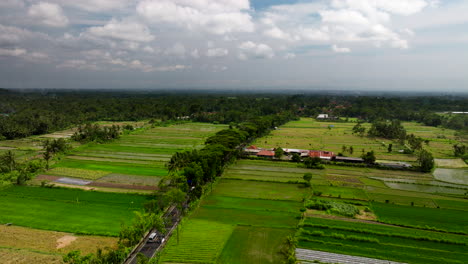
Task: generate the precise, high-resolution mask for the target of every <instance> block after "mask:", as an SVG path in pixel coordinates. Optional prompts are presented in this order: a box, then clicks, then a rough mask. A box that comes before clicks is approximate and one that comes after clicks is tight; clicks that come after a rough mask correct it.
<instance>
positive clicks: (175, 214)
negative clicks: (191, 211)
mask: <svg viewBox="0 0 468 264" xmlns="http://www.w3.org/2000/svg"><path fill="white" fill-rule="evenodd" d="M179 218H180V214H179V211H178V210H177V208H176V207H175V206H173V207H171V208H169V210H168V211H167V212H166V213H165V214H164V216H163V219H164V222H165V223H166V235H164V234H161V233H160V232H157V231H156V230H150V232H148V234H147V235H146V236H145V238H144V239H143V240H142V242H141V243H140V245H139V246H138V248H137V250H136V251H135V252H134V253H132V254H131V255H130V256H129V258H128V259H127V260H126V261H125V262H124V263H125V264H136V263H137V255H138V253H141V254H143V255H145V256H146V257H148V258H152V257H153V256H154V255H155V254H156V252H157V251H158V250H159V249H160V248H162V246H163V245H164V244H165V243H166V242H167V240H168V239H169V237H170V235H171V233H170V231H171V230H173V229H174V228H175V227H176V226H177V224H178V223H179ZM153 232H156V233H157V234H158V235H157V237H156V238H155V239H154V240H153V241H149V236H150V235H151V233H153ZM163 239H164V241H163Z"/></svg>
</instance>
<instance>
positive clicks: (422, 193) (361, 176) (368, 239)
mask: <svg viewBox="0 0 468 264" xmlns="http://www.w3.org/2000/svg"><path fill="white" fill-rule="evenodd" d="M306 172H310V173H312V174H313V177H312V181H311V182H312V188H311V189H306V191H305V192H302V193H301V195H302V196H303V197H311V196H312V197H313V192H314V191H315V192H320V197H318V196H315V197H316V198H319V199H325V200H327V199H328V200H332V201H335V202H342V203H343V202H344V203H351V204H355V203H359V204H362V205H363V206H359V208H360V210H361V214H362V215H357V216H356V218H357V219H353V220H355V221H362V222H370V223H374V224H369V226H370V227H374V226H376V228H387V229H388V230H387V232H388V233H389V234H393V233H397V232H401V233H402V234H407V233H411V234H413V233H414V234H415V235H413V236H412V237H409V238H406V237H405V238H398V239H396V238H393V237H391V239H388V240H387V238H385V239H384V238H379V237H377V238H375V239H374V237H373V235H369V234H368V233H362V232H361V233H359V232H360V231H359V232H358V231H352V232H351V231H349V230H348V231H346V232H347V233H346V232H344V231H340V230H334V229H326V226H327V225H328V222H326V221H333V220H329V219H320V218H308V219H307V220H306V222H305V223H310V222H312V221H315V223H318V222H320V221H322V222H323V223H322V222H320V223H321V224H322V225H323V226H321V227H320V228H321V229H316V227H314V228H315V229H311V228H310V227H309V228H304V229H307V230H306V231H307V232H310V234H309V233H307V232H304V233H302V234H301V235H300V236H299V240H300V242H299V245H298V248H307V249H313V250H321V251H329V252H334V253H341V254H350V255H357V256H367V257H371V258H380V259H389V260H394V261H400V262H408V263H425V261H426V258H429V259H432V257H433V256H434V258H433V260H431V262H427V263H437V262H438V261H439V263H442V262H440V261H441V259H442V258H443V257H441V255H438V254H448V253H447V252H450V251H451V250H452V249H453V250H454V251H457V252H458V253H456V254H454V255H453V256H452V257H451V258H449V260H448V262H447V263H463V261H461V260H464V258H465V259H466V257H467V255H466V253H465V252H466V241H468V237H467V236H466V234H467V233H466V232H467V230H466V226H468V223H465V222H466V221H465V220H464V219H468V201H467V200H466V199H463V198H464V193H451V192H441V191H440V190H438V191H434V190H431V189H430V188H432V187H431V186H430V185H429V183H431V182H432V186H439V187H438V188H439V189H440V188H442V187H441V186H446V187H444V188H448V190H463V189H461V188H462V186H460V185H457V184H451V183H445V182H441V181H438V180H436V179H435V178H434V176H433V175H432V174H430V173H419V172H414V171H398V170H379V169H371V168H358V167H342V166H336V165H333V166H330V165H325V169H323V170H313V169H306V168H304V167H301V165H300V164H296V163H291V162H282V161H266V160H239V161H237V163H236V164H235V165H233V166H231V167H230V168H228V169H227V170H226V171H225V175H224V176H223V178H225V179H226V180H227V179H229V181H236V182H234V184H233V185H232V186H236V189H237V188H239V186H241V184H238V183H239V182H245V184H248V185H249V186H248V187H243V188H242V189H246V190H247V189H250V188H251V187H252V188H253V186H256V185H258V184H260V183H261V184H267V183H269V184H278V183H279V182H281V183H283V184H292V185H297V184H296V182H303V180H302V176H303V175H304V173H306ZM226 180H224V181H221V182H220V184H219V185H218V186H219V187H220V188H219V189H218V186H217V187H215V188H214V190H213V193H212V194H213V196H214V195H215V194H216V192H217V191H218V190H220V191H222V192H225V191H224V189H225V188H226V187H227V186H230V185H229V181H226ZM396 181H402V182H408V185H409V186H414V187H413V188H418V187H424V188H421V189H419V190H412V189H408V190H406V189H405V188H400V187H401V186H400V187H398V188H397V187H395V186H393V187H395V188H392V186H390V184H389V183H390V182H396ZM416 183H420V184H419V185H418V184H416ZM261 189H263V188H260V190H261ZM252 193H254V194H252ZM261 193H262V191H257V192H254V191H253V190H250V191H249V192H247V193H246V194H244V193H243V191H242V190H239V191H238V192H237V194H236V195H237V196H241V197H244V198H246V199H249V198H251V197H257V198H263V197H261V195H260V194H261ZM282 193H283V195H286V196H287V193H288V192H285V191H283V192H282ZM229 195H232V194H231V193H230V194H229ZM272 197H275V196H273V195H272ZM230 199H231V198H229V199H226V198H222V199H221V198H218V197H216V196H214V197H212V196H209V197H207V198H206V199H205V200H204V202H203V206H202V207H201V208H202V209H203V207H209V206H214V207H217V204H218V203H219V200H223V204H225V206H226V207H228V205H229V207H236V205H242V204H243V202H242V201H231V200H230ZM270 199H274V198H270ZM275 203H276V206H275ZM275 203H271V204H269V205H268V206H267V205H265V204H257V205H255V206H258V207H263V208H264V209H265V210H274V208H283V207H284V205H282V204H281V203H279V201H275ZM251 206H253V205H251ZM286 207H288V206H286ZM366 207H367V208H369V209H370V211H371V212H370V213H365V212H364V211H362V210H363V209H364V208H366ZM296 208H297V207H296ZM294 210H296V209H294ZM205 211H206V209H203V210H199V211H198V212H199V214H200V215H201V216H203V217H206V216H205V214H206V212H205ZM316 213H317V212H316ZM321 214H324V215H323V216H327V217H330V218H340V219H342V218H343V217H339V216H336V215H333V214H332V213H330V212H325V211H322V213H321ZM219 215H226V218H228V219H234V218H235V217H234V216H231V215H229V214H227V213H226V212H225V211H219ZM307 215H308V213H307ZM318 216H320V214H319V215H318ZM220 218H223V217H220ZM252 218H255V219H262V218H261V217H259V216H255V215H254V214H252ZM212 219H215V217H213V218H212ZM273 219H274V218H272V220H270V223H275V220H273ZM343 219H344V220H346V218H343ZM360 219H365V220H360ZM369 219H370V220H369ZM226 221H227V220H226ZM262 221H265V220H264V219H262ZM324 221H325V222H324ZM334 221H335V222H337V223H343V225H347V224H348V222H347V221H344V222H343V221H338V220H334ZM381 223H388V224H390V225H388V226H386V225H382V224H381ZM351 224H356V225H357V226H359V224H361V223H359V222H357V223H354V222H353V223H350V225H351ZM401 226H406V227H410V228H403V227H401ZM349 229H350V230H353V229H357V228H355V227H350V228H349ZM435 230H438V231H441V232H442V233H441V232H436V231H435ZM338 231H339V232H338ZM353 232H354V233H353ZM369 232H370V231H369ZM463 234H465V235H463ZM423 235H424V236H426V237H429V238H431V237H432V238H438V239H441V240H443V239H444V238H443V237H446V238H450V239H452V240H454V241H455V242H454V243H451V242H447V243H445V242H426V241H425V239H424V238H421V237H420V236H423ZM383 236H384V237H385V235H383ZM392 239H393V242H392ZM457 241H458V242H459V241H462V242H461V243H465V244H458V242H457ZM452 242H453V241H452ZM400 243H405V244H402V246H400ZM441 243H442V244H441ZM387 246H388V247H389V249H390V250H389V251H388V252H387V251H386V248H387ZM238 247H240V246H238ZM412 247H413V248H414V250H415V252H416V253H413V252H412V251H411V249H412ZM442 249H444V250H445V251H443V250H442ZM236 250H238V251H236ZM232 251H233V252H240V250H239V249H232ZM243 251H245V252H247V251H246V249H243ZM225 252H229V251H228V250H227V249H225V250H224V251H223V255H224V254H225ZM395 252H397V253H395ZM238 254H240V253H238ZM223 255H221V256H223ZM428 256H429V257H428ZM221 259H222V258H221ZM244 262H245V260H244ZM233 263H236V262H235V261H234V262H233Z"/></svg>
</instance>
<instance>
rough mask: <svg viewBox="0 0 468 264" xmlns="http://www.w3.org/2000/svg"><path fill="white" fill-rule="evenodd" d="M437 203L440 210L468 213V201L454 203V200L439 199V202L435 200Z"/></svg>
mask: <svg viewBox="0 0 468 264" xmlns="http://www.w3.org/2000/svg"><path fill="white" fill-rule="evenodd" d="M435 202H436V203H437V205H438V206H439V207H440V208H446V209H456V210H464V211H468V201H467V200H458V201H454V200H442V199H437V200H435Z"/></svg>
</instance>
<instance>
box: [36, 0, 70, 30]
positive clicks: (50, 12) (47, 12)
mask: <svg viewBox="0 0 468 264" xmlns="http://www.w3.org/2000/svg"><path fill="white" fill-rule="evenodd" d="M28 15H29V16H30V17H32V18H34V19H36V20H37V21H39V22H40V23H42V24H44V25H47V26H51V27H66V26H68V18H67V17H66V16H65V15H64V14H63V10H62V8H61V7H60V6H59V5H57V4H53V3H48V2H39V3H38V4H34V5H32V6H31V7H29V10H28Z"/></svg>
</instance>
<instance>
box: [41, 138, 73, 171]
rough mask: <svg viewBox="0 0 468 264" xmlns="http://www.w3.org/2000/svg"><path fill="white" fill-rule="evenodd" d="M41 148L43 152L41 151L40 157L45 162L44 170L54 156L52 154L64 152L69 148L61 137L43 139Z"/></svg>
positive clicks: (47, 167)
mask: <svg viewBox="0 0 468 264" xmlns="http://www.w3.org/2000/svg"><path fill="white" fill-rule="evenodd" d="M43 149H44V152H43V153H42V157H43V158H44V161H45V162H46V166H45V168H46V170H48V169H49V162H50V160H51V159H52V158H53V157H54V155H57V154H60V153H65V152H66V151H67V150H69V149H70V146H69V145H68V143H67V141H66V140H65V139H63V138H59V139H52V140H48V139H47V140H45V141H44V142H43Z"/></svg>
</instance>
